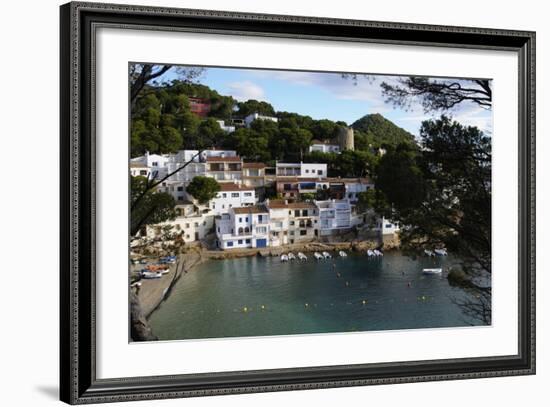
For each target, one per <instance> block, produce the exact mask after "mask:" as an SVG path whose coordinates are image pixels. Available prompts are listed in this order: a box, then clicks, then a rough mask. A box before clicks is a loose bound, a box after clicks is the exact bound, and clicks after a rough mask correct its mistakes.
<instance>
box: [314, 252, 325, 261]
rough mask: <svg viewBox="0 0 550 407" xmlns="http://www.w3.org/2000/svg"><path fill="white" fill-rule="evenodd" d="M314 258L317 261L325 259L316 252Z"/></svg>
mask: <svg viewBox="0 0 550 407" xmlns="http://www.w3.org/2000/svg"><path fill="white" fill-rule="evenodd" d="M313 256H314V257H315V259H316V260H322V259H324V257H323V255H322V254H321V253H319V252H315V253H313Z"/></svg>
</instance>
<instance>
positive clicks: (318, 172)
mask: <svg viewBox="0 0 550 407" xmlns="http://www.w3.org/2000/svg"><path fill="white" fill-rule="evenodd" d="M275 175H277V176H279V177H307V178H313V177H316V178H318V177H326V176H327V164H322V163H302V162H300V163H280V162H277V163H276V164H275Z"/></svg>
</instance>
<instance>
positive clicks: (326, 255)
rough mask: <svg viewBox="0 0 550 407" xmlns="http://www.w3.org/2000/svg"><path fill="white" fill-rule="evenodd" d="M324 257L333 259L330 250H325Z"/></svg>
mask: <svg viewBox="0 0 550 407" xmlns="http://www.w3.org/2000/svg"><path fill="white" fill-rule="evenodd" d="M323 257H324V258H325V259H331V258H332V256H331V255H330V253H329V252H323Z"/></svg>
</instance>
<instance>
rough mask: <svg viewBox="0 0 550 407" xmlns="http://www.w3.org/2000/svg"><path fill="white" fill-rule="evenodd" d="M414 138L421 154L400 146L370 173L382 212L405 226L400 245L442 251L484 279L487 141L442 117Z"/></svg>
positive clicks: (488, 203)
mask: <svg viewBox="0 0 550 407" xmlns="http://www.w3.org/2000/svg"><path fill="white" fill-rule="evenodd" d="M420 136H421V139H422V147H423V148H422V150H416V149H411V148H410V147H405V146H404V145H401V146H399V147H398V148H397V149H396V150H394V151H388V153H387V154H386V155H384V156H383V157H382V159H381V160H380V164H379V165H378V167H377V170H376V173H377V177H376V187H377V188H378V189H380V191H381V192H382V193H383V194H384V196H385V197H386V198H387V200H388V203H389V205H388V207H387V208H386V209H388V210H389V211H390V212H391V213H390V215H391V217H392V218H394V219H397V220H399V221H400V222H401V223H402V224H404V225H408V226H407V227H406V228H404V229H403V230H402V232H401V241H402V243H403V244H405V245H408V246H411V247H419V246H420V247H422V246H425V245H429V246H432V247H433V246H434V245H444V246H446V247H447V248H448V249H449V250H450V251H452V252H453V253H456V254H458V255H459V256H460V257H461V258H463V259H464V260H465V262H466V263H468V265H469V266H468V267H467V268H465V271H466V272H467V273H472V275H473V274H476V273H479V271H480V270H481V271H483V272H484V273H490V272H491V140H490V138H489V137H487V136H486V135H484V134H483V132H481V131H480V130H479V129H478V128H476V127H466V126H462V125H461V124H459V123H457V122H453V121H452V120H451V119H449V118H448V117H445V116H442V117H441V118H440V119H438V120H428V121H425V122H423V123H422V127H421V130H420ZM390 205H391V207H390Z"/></svg>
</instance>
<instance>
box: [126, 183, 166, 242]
mask: <svg viewBox="0 0 550 407" xmlns="http://www.w3.org/2000/svg"><path fill="white" fill-rule="evenodd" d="M130 191H131V192H130V206H131V213H130V235H131V236H135V235H136V234H137V232H139V230H140V229H141V228H142V227H143V226H146V225H151V224H155V223H161V222H165V221H167V220H170V219H174V218H175V217H176V212H175V210H174V206H175V205H176V202H175V201H174V198H173V197H172V195H170V194H167V193H164V192H156V191H154V190H153V189H151V188H149V180H148V179H147V178H145V177H141V176H140V177H131V188H130Z"/></svg>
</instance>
